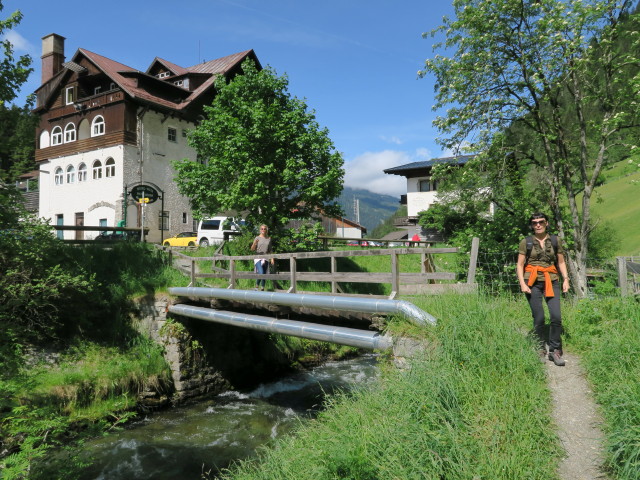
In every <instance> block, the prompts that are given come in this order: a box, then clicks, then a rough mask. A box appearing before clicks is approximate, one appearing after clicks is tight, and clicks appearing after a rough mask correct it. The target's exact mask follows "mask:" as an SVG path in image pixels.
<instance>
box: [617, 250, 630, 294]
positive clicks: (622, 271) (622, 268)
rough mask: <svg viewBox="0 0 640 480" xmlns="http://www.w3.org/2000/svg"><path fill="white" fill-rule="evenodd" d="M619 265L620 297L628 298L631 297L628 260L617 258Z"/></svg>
mask: <svg viewBox="0 0 640 480" xmlns="http://www.w3.org/2000/svg"><path fill="white" fill-rule="evenodd" d="M616 261H617V263H618V287H620V295H622V296H623V297H626V296H627V295H629V289H628V285H627V259H626V258H625V257H616Z"/></svg>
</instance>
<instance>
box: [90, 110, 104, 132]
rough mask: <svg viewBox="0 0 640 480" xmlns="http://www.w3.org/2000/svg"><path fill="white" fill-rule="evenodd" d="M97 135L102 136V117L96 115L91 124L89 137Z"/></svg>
mask: <svg viewBox="0 0 640 480" xmlns="http://www.w3.org/2000/svg"><path fill="white" fill-rule="evenodd" d="M98 135H104V117H103V116H102V115H98V116H97V117H96V118H94V119H93V121H92V122H91V136H92V137H97V136H98Z"/></svg>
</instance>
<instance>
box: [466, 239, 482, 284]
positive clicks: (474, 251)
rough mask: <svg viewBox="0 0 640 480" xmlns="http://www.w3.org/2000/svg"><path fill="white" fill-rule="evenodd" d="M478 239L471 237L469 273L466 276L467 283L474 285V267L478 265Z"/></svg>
mask: <svg viewBox="0 0 640 480" xmlns="http://www.w3.org/2000/svg"><path fill="white" fill-rule="evenodd" d="M479 245H480V239H479V238H478V237H473V240H472V241H471V255H470V256H469V257H470V258H469V273H468V274H467V283H476V265H477V264H478V247H479Z"/></svg>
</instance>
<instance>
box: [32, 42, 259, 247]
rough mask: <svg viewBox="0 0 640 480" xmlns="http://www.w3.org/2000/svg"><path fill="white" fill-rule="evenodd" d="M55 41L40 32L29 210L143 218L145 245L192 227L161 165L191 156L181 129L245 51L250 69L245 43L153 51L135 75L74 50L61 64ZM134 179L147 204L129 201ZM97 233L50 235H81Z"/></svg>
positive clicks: (83, 220) (74, 219) (72, 218)
mask: <svg viewBox="0 0 640 480" xmlns="http://www.w3.org/2000/svg"><path fill="white" fill-rule="evenodd" d="M64 40H65V39H64V37H62V36H60V35H57V34H50V35H47V36H45V37H43V39H42V85H41V86H40V87H39V88H38V89H37V90H36V95H37V104H36V108H35V110H34V112H35V113H37V114H38V115H39V116H40V124H39V126H38V128H37V132H36V141H37V145H36V162H37V163H38V164H39V168H40V179H39V189H40V200H39V215H40V216H41V217H43V218H45V219H49V220H50V221H51V223H52V224H58V225H85V226H118V225H122V224H124V225H126V226H129V227H140V226H142V225H143V224H144V226H145V227H148V228H149V236H148V239H149V240H150V241H153V242H160V240H161V238H166V237H169V236H172V235H175V234H177V233H179V232H182V231H189V230H193V229H194V226H195V225H194V219H193V216H192V212H191V208H190V206H189V201H188V199H187V198H185V197H183V196H182V195H180V194H179V193H178V190H177V186H176V183H175V181H174V176H175V171H174V170H173V168H172V166H171V162H172V161H173V160H181V159H184V158H187V159H191V160H193V161H196V160H197V158H196V152H195V151H194V150H193V149H192V148H191V147H189V146H188V145H187V133H188V132H189V130H191V129H193V128H194V127H195V126H196V124H197V122H198V121H199V119H200V118H201V116H202V112H203V106H204V105H209V104H210V103H211V101H212V100H213V97H214V95H215V89H214V81H215V79H216V78H217V77H218V76H220V75H224V76H225V77H227V78H230V77H233V76H234V75H237V74H239V73H241V70H240V65H241V63H242V62H243V61H244V60H245V59H246V58H251V59H252V60H253V61H254V62H255V63H256V64H257V65H258V67H259V66H260V64H259V62H258V59H257V57H256V55H255V53H254V52H253V50H247V51H244V52H240V53H236V54H233V55H229V56H226V57H223V58H219V59H216V60H211V61H209V62H205V63H201V64H198V65H195V66H192V67H186V68H185V67H180V66H177V65H175V64H173V63H171V62H168V61H166V60H163V59H161V58H158V57H156V58H155V59H154V60H153V61H152V62H151V65H150V66H149V67H148V68H147V70H146V71H145V72H142V71H139V70H137V69H134V68H131V67H128V66H126V65H123V64H121V63H118V62H116V61H114V60H111V59H109V58H106V57H103V56H101V55H98V54H96V53H93V52H90V51H88V50H85V49H82V48H81V49H78V50H77V51H76V52H75V54H74V55H73V56H72V58H71V60H70V61H68V62H65V54H64ZM139 185H145V186H146V187H145V188H148V187H151V188H152V189H153V190H154V191H155V192H157V193H158V194H159V195H158V199H157V201H155V202H153V203H144V201H143V202H140V200H141V199H140V198H133V197H132V195H131V193H132V190H135V187H136V186H139ZM145 198H149V199H150V200H153V198H150V197H149V196H146V197H145ZM143 215H144V218H143ZM97 233H98V232H86V234H84V233H83V232H74V231H65V232H59V236H61V237H62V236H64V238H67V239H73V238H76V239H82V238H89V239H90V238H93V237H95V236H96V235H97Z"/></svg>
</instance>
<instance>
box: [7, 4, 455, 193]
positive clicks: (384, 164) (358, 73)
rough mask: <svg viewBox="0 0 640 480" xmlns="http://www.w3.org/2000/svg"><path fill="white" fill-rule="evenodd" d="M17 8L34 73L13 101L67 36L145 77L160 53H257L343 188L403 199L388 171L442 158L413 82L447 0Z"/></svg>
mask: <svg viewBox="0 0 640 480" xmlns="http://www.w3.org/2000/svg"><path fill="white" fill-rule="evenodd" d="M3 4H4V10H3V11H2V12H0V17H1V18H6V17H7V16H8V15H9V14H10V13H11V12H13V11H15V10H17V9H19V10H21V11H22V13H23V14H24V19H23V20H22V22H21V24H20V25H19V26H18V27H16V28H15V29H14V30H13V31H11V32H10V33H9V35H10V37H9V38H10V40H11V41H12V43H13V44H14V47H15V50H16V53H17V54H24V53H28V54H30V55H31V56H32V57H33V59H34V67H35V72H34V73H33V74H32V75H31V77H30V79H29V82H28V83H27V84H26V85H25V86H24V87H23V89H22V91H21V96H20V97H19V99H18V100H17V102H16V103H18V104H23V103H24V98H25V96H26V95H27V94H28V93H31V92H33V91H34V90H35V89H36V88H37V87H38V86H39V84H40V55H41V53H42V52H41V38H42V37H43V36H45V35H47V34H49V33H57V34H60V35H62V36H64V37H66V42H65V54H66V58H67V59H69V58H71V56H72V55H73V54H74V53H75V51H76V50H77V49H78V48H85V49H87V50H90V51H92V52H95V53H98V54H100V55H104V56H106V57H109V58H111V59H113V60H116V61H118V62H121V63H124V64H125V65H128V66H130V67H133V68H136V69H139V70H142V71H145V70H146V69H147V67H148V66H149V64H150V63H151V61H152V60H153V59H154V57H156V56H158V57H161V58H164V59H166V60H169V61H171V62H173V63H175V64H177V65H180V66H184V67H188V66H192V65H195V64H197V63H199V62H201V61H207V60H212V59H215V58H218V57H223V56H226V55H229V54H232V53H236V52H240V51H244V50H248V49H251V48H252V49H254V51H255V52H256V54H257V56H258V58H259V59H260V62H261V63H262V64H263V65H270V66H271V67H273V68H274V69H275V71H276V73H277V74H278V75H282V74H286V75H287V76H288V78H289V91H290V92H291V94H293V95H295V96H296V97H298V98H304V99H305V100H306V102H307V105H308V106H309V108H310V109H313V110H315V112H316V115H317V120H318V122H319V124H320V125H321V126H323V127H327V128H328V129H329V135H330V137H331V139H332V140H333V142H334V144H335V146H336V149H337V150H338V151H340V152H342V153H343V156H344V159H345V171H346V175H345V185H348V186H350V187H353V188H364V189H367V190H371V191H373V192H376V193H384V194H389V195H394V196H397V195H400V194H401V193H405V192H406V186H405V179H404V178H403V177H398V176H395V175H385V174H384V173H383V170H384V169H385V168H389V167H394V166H398V165H403V164H405V163H409V162H413V161H419V160H428V159H430V158H436V157H439V156H443V155H447V152H443V151H442V149H441V148H440V147H439V146H438V145H437V143H436V141H435V139H436V137H437V132H436V130H435V129H434V128H433V127H432V125H431V122H432V120H433V119H434V117H435V115H436V114H435V112H433V111H432V109H431V107H432V105H433V103H434V101H433V80H432V79H431V78H423V79H418V75H417V72H418V70H419V69H421V68H422V66H423V65H424V60H425V59H426V58H428V57H429V56H431V55H432V48H431V45H432V40H431V39H430V38H427V39H424V38H422V33H423V32H427V31H429V30H431V29H432V28H434V27H436V26H438V25H439V24H440V23H441V19H442V16H443V15H451V14H452V11H453V7H452V6H451V2H450V1H448V0H422V1H418V0H402V1H393V0H340V1H337V0H324V1H304V0H271V1H268V2H267V1H264V0H262V1H260V0H190V1H189V2H176V1H171V2H170V1H166V0H155V1H154V2H141V1H135V0H129V1H122V0H111V1H110V2H103V3H94V2H87V1H86V0H82V1H81V0H65V1H59V2H49V1H46V2H44V1H42V0H4V2H3Z"/></svg>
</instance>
